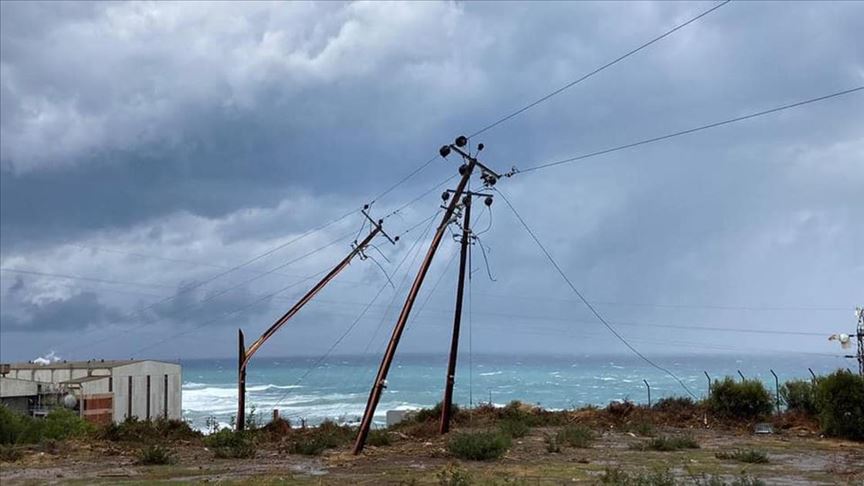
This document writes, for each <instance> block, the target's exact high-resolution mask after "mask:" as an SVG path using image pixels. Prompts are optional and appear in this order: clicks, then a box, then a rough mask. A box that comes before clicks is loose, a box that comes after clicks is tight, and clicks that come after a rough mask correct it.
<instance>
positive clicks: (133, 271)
mask: <svg viewBox="0 0 864 486" xmlns="http://www.w3.org/2000/svg"><path fill="white" fill-rule="evenodd" d="M713 5H716V4H715V3H706V2H668V3H654V2H640V3H631V2H628V3H612V2H600V3H588V2H579V3H575V2H574V3H562V2H550V3H539V2H532V3H520V2H507V3H491V2H482V3H461V2H458V3H437V2H429V3H419V2H412V3H383V2H381V3H336V2H326V3H303V2H292V3H275V2H267V3H251V2H242V3H240V2H237V3H215V4H208V3H203V2H194V3H179V2H176V3H175V2H171V3H168V2H158V3H138V2H128V3H108V2H97V3H73V2H60V3H57V2H54V3H37V2H27V3H24V2H2V3H0V27H2V29H0V41H2V43H0V55H2V60H0V96H2V98H0V100H2V103H0V115H2V123H0V176H2V177H0V203H2V204H0V245H2V249H0V269H2V271H0V296H2V306H0V307H2V309H0V355H2V356H0V359H2V360H3V361H21V360H31V359H35V358H37V357H40V356H48V355H50V356H53V357H55V358H60V359H90V358H131V357H135V358H159V359H175V358H184V359H189V358H204V357H231V356H235V355H236V349H237V341H236V339H237V329H238V328H242V329H243V330H244V332H245V333H246V336H247V342H249V341H251V340H252V339H254V338H255V337H256V336H258V335H259V334H260V333H261V332H263V331H264V330H265V329H266V328H267V327H268V326H269V325H270V324H271V323H272V322H273V321H274V320H275V319H276V318H278V317H279V316H280V315H281V314H282V313H284V312H285V311H286V310H287V309H288V308H289V307H290V306H291V305H292V304H293V303H294V302H295V301H296V300H297V299H298V298H299V297H300V296H301V295H302V294H303V293H304V292H305V291H306V290H307V289H308V288H310V287H311V286H312V285H313V284H314V283H315V282H316V280H317V278H320V275H322V272H326V271H327V270H329V269H330V268H331V267H332V266H333V265H335V264H336V263H337V262H338V261H339V260H340V259H342V258H343V257H344V256H345V255H346V254H347V253H348V252H349V251H350V250H351V247H350V243H351V241H353V240H354V239H355V238H356V237H357V236H358V235H360V236H362V235H363V234H365V233H366V232H367V231H368V229H369V227H368V226H365V227H362V225H363V222H364V217H363V216H362V215H361V214H360V213H359V209H360V208H361V207H362V206H363V205H364V204H369V203H373V201H374V203H373V204H372V205H371V208H370V213H371V214H372V215H373V217H374V218H376V219H377V218H384V229H385V231H387V232H388V233H389V234H391V235H402V237H401V239H400V241H399V242H398V243H397V244H396V245H392V244H390V243H389V242H387V241H386V240H384V239H383V238H378V239H376V240H375V246H376V248H374V249H370V250H369V251H368V254H369V255H370V256H371V258H368V259H359V258H358V259H355V260H354V261H353V262H352V263H351V265H350V266H349V267H348V268H347V269H346V270H345V271H344V272H343V273H342V274H340V275H339V276H338V277H337V278H336V279H335V280H334V281H333V282H332V283H331V284H330V285H329V286H327V287H326V288H325V289H324V290H323V291H322V292H321V293H320V294H319V295H318V296H317V297H316V299H314V300H313V301H312V302H311V303H310V304H309V305H307V306H306V307H305V308H303V310H302V311H301V312H300V313H299V314H298V315H297V316H296V317H295V318H294V319H293V320H291V321H290V322H289V324H288V325H287V326H286V327H284V328H283V329H282V330H281V331H280V332H279V333H278V334H277V335H276V336H275V337H274V338H273V339H271V340H270V341H268V342H267V344H265V346H264V347H262V349H261V351H260V356H287V355H320V354H322V353H324V352H327V351H328V350H329V351H330V352H332V353H335V354H340V353H342V354H353V353H381V352H382V350H383V349H384V346H385V344H386V338H387V336H388V335H389V334H390V332H391V330H392V328H393V325H394V323H395V321H396V316H397V314H398V311H399V308H400V307H401V305H402V301H403V299H404V298H405V294H406V292H407V286H408V284H410V281H411V279H412V278H413V277H414V273H415V272H416V271H417V268H418V265H419V261H420V258H421V257H422V254H424V253H425V252H426V249H427V248H428V246H429V240H430V233H424V231H425V230H426V228H427V227H429V225H430V224H437V223H438V220H439V219H440V218H441V213H440V210H439V206H440V204H441V199H440V197H441V196H440V194H441V192H442V190H443V189H444V188H445V187H453V184H454V183H455V179H451V180H449V181H448V182H447V183H446V184H442V182H443V181H445V180H447V179H448V178H451V177H453V176H455V175H456V174H457V169H458V166H459V163H460V161H459V160H457V159H458V157H456V156H454V155H451V156H450V157H448V158H447V159H446V160H445V159H442V158H440V157H437V158H436V157H435V156H436V154H437V153H438V147H440V146H441V145H442V144H446V143H450V142H451V141H452V140H453V139H454V138H455V137H456V136H458V135H467V134H471V133H474V132H476V131H477V130H479V129H481V128H483V127H485V126H487V125H489V124H490V123H492V122H494V121H496V120H498V119H500V118H501V117H503V116H505V115H507V114H508V113H512V112H513V111H515V110H517V109H519V108H520V107H523V106H525V105H527V104H528V103H531V102H532V101H534V100H536V99H538V98H540V97H541V96H543V95H545V94H547V93H549V92H551V91H554V90H556V89H558V88H560V87H561V86H563V85H566V84H567V83H569V82H571V81H573V80H575V79H578V78H579V77H581V76H582V75H584V74H586V73H588V72H591V71H593V70H594V69H596V68H597V67H600V66H602V65H604V64H605V63H607V62H609V61H611V60H613V59H615V58H617V57H619V56H621V55H622V54H624V53H626V52H628V51H630V50H631V49H633V48H635V47H637V46H639V45H641V44H642V43H644V42H646V41H648V40H650V39H652V38H654V37H656V36H658V35H660V34H661V33H663V32H665V31H666V30H668V29H670V28H672V27H673V26H675V25H677V24H680V23H682V22H684V21H686V20H687V19H689V18H692V17H694V16H695V15H697V14H698V13H699V12H701V11H704V10H707V9H708V8H710V7H711V6H713ZM862 32H864V3H860V2H836V3H832V2H812V3H808V2H792V3H773V2H767V3H762V2H733V3H730V4H727V5H725V6H723V7H721V8H720V9H718V10H716V11H714V12H712V13H711V14H709V15H707V16H705V17H704V18H702V19H700V20H699V21H697V22H694V23H693V24H691V25H688V26H687V27H685V28H683V29H681V30H679V31H677V32H675V33H674V34H672V35H670V36H668V37H667V38H664V39H662V40H660V41H658V42H657V43H655V44H653V45H651V46H649V47H647V48H645V49H643V50H641V51H640V52H638V53H636V54H634V55H633V56H631V57H628V58H627V59H625V60H623V61H621V62H620V63H617V64H615V65H614V66H612V67H609V68H608V69H605V70H603V71H602V72H600V73H598V74H596V75H594V76H592V77H590V78H588V79H587V80H585V81H583V82H581V83H578V84H576V85H575V86H573V87H571V88H569V89H567V90H565V91H563V92H561V93H560V94H558V95H556V96H554V97H552V98H550V99H548V100H546V101H544V102H542V103H540V104H538V105H536V106H534V107H532V108H531V109H529V110H527V111H525V112H524V113H521V114H519V115H518V116H515V117H513V118H512V119H510V120H507V121H506V122H504V123H502V124H500V125H498V126H496V127H494V128H492V129H490V130H488V131H486V132H484V133H482V134H481V135H479V136H477V137H474V138H473V139H472V148H475V149H476V144H477V143H481V142H482V143H483V144H484V145H485V148H484V150H483V152H482V153H481V155H480V159H481V160H483V161H484V163H486V164H487V165H489V166H490V167H492V168H494V169H496V170H499V171H501V172H506V171H508V170H510V169H511V168H512V167H516V168H520V167H522V168H525V167H530V166H533V165H537V164H540V163H544V162H548V161H554V160H559V159H562V158H568V157H572V156H577V155H580V154H584V153H589V152H594V151H597V150H602V149H605V148H608V147H614V146H616V145H622V144H627V143H630V142H634V141H637V140H641V139H645V138H650V137H655V136H659V135H663V134H666V133H670V132H675V131H679V130H684V129H688V128H691V127H695V126H699V125H703V124H707V123H711V122H715V121H719V120H724V119H727V118H733V117H737V116H741V115H746V114H748V113H752V112H756V111H760V110H765V109H770V108H773V107H775V106H780V105H785V104H789V103H794V102H796V101H800V100H804V99H809V98H814V97H818V96H822V95H826V94H830V93H834V92H837V91H841V90H845V89H850V88H854V87H858V86H862V85H864V42H862V40H864V38H862ZM429 160H432V162H430V163H429V164H427V165H425V166H424V165H423V164H424V163H426V162H427V161H429ZM419 167H423V168H422V170H420V171H419V172H417V173H416V174H415V175H414V176H412V177H410V178H408V179H407V180H405V181H404V183H402V184H400V185H398V186H397V187H395V189H393V190H392V191H390V192H387V193H386V194H383V195H382V193H383V192H384V191H385V190H387V189H388V188H390V187H392V186H393V185H394V184H396V183H397V182H399V181H400V180H402V179H403V178H404V177H405V176H407V175H408V174H410V173H412V171H414V170H415V169H418V168H419ZM472 184H473V187H474V188H475V189H476V188H479V184H480V181H479V179H478V178H474V179H473V182H472ZM862 187H864V92H862V91H859V92H857V93H853V94H850V95H846V96H843V97H838V98H834V99H831V100H826V101H824V102H820V103H815V104H811V105H807V106H803V107H799V108H796V109H792V110H787V111H783V112H780V113H775V114H772V115H769V116H765V117H761V118H757V119H752V120H747V121H743V122H740V123H735V124H730V125H727V126H723V127H718V128H715V129H711V130H706V131H703V132H699V133H695V134H691V135H688V136H683V137H678V138H674V139H670V140H666V141H662V142H658V143H655V144H650V145H644V146H640V147H635V148H632V149H628V150H622V151H618V152H615V153H611V154H607V155H603V156H598V157H592V158H589V159H585V160H581V161H578V162H574V163H571V164H565V165H561V166H557V167H553V168H549V169H545V170H538V171H536V172H530V173H527V172H526V173H523V174H516V175H515V176H513V177H511V178H504V179H502V180H501V181H500V182H499V183H498V184H497V185H496V188H497V189H499V190H500V191H501V193H502V194H503V195H504V196H506V197H507V198H508V199H509V200H510V201H511V202H512V204H513V206H514V207H515V208H516V210H517V211H518V212H519V213H520V214H521V216H522V217H523V218H524V219H525V221H526V222H527V223H528V224H529V225H530V227H531V228H532V230H533V231H534V232H535V233H536V234H537V236H538V238H539V240H540V241H541V242H542V243H543V244H544V245H545V246H546V247H547V249H548V250H549V252H550V253H551V254H552V255H553V257H554V258H555V260H556V261H557V262H558V263H559V264H560V266H561V268H562V270H563V271H564V272H565V274H566V275H567V276H568V278H569V279H570V280H571V281H572V282H573V284H574V285H575V286H576V288H577V289H578V290H579V291H580V292H582V293H583V294H584V295H585V297H586V298H587V299H588V300H589V301H590V302H592V303H593V304H594V305H595V306H596V309H597V310H598V312H599V313H600V314H601V315H602V316H603V317H604V318H606V319H607V320H608V321H609V322H610V323H612V325H613V326H614V327H615V328H616V329H617V330H618V331H619V332H620V333H621V334H622V335H623V336H625V337H626V338H627V339H628V340H629V341H630V343H631V344H632V345H633V346H635V347H636V348H638V349H639V350H640V351H642V352H644V353H645V354H647V355H650V356H666V355H676V354H686V353H697V354H710V353H742V354H765V353H777V354H781V353H796V354H797V355H800V356H801V359H802V362H806V360H807V359H808V357H812V356H818V355H826V354H828V355H838V354H843V353H845V352H846V351H844V350H841V349H840V347H839V346H838V345H837V344H836V343H834V342H829V341H828V340H827V337H828V336H829V335H831V334H833V333H838V332H852V331H853V330H854V326H855V316H854V308H855V306H856V305H864V283H862V282H864V225H862V224H861V223H862V220H861V215H862V214H864V190H862ZM378 196H381V197H378ZM409 202H411V204H410V205H408V206H405V204H406V203H409ZM349 213H350V214H349ZM394 213H395V214H394ZM346 214H348V216H345V217H342V216H344V215H346ZM474 214H475V216H476V218H475V221H474V224H473V226H474V229H475V232H476V233H478V234H480V233H481V232H482V234H480V236H479V241H478V242H477V243H476V244H474V245H473V246H472V259H471V272H470V273H471V278H470V284H469V285H468V289H467V290H466V293H467V295H468V297H466V299H467V300H466V312H465V315H464V318H463V319H464V320H463V322H464V324H463V325H464V327H463V344H462V345H463V348H464V347H466V346H470V349H471V350H472V352H484V353H508V354H509V353H530V354H543V353H549V354H574V355H578V354H591V355H596V354H624V353H628V352H629V351H628V350H627V348H626V347H625V346H624V345H623V344H622V343H621V342H620V341H618V340H617V339H616V338H615V337H614V336H613V335H612V334H611V333H610V332H609V331H608V330H607V329H605V328H604V327H603V326H602V324H600V323H598V322H597V321H596V319H595V318H594V316H593V315H592V314H591V313H590V311H589V310H588V309H587V308H586V307H585V306H584V305H583V304H582V303H580V302H579V301H578V298H577V297H576V295H574V293H573V292H572V291H571V290H570V289H569V287H567V286H566V285H565V283H564V281H563V280H562V279H561V276H560V275H558V274H557V273H556V271H555V270H554V268H553V267H552V266H551V265H550V264H549V262H548V261H547V260H546V259H545V257H544V256H543V254H542V253H541V251H540V250H539V249H538V247H537V246H536V244H535V243H534V241H533V240H532V239H531V238H530V236H528V234H527V233H526V232H525V231H524V229H523V228H522V226H521V225H520V224H519V222H518V221H517V220H516V219H515V218H514V215H513V213H512V212H511V211H510V209H509V208H508V207H507V204H506V203H504V200H503V199H502V197H501V196H498V195H496V196H495V201H494V203H493V204H492V206H491V209H487V208H486V207H485V206H482V205H480V204H477V205H476V206H475V208H474ZM339 218H341V219H339ZM334 220H335V222H333V221H334ZM427 222H428V223H427ZM322 226H323V228H322ZM457 246H458V245H457V243H456V242H455V241H454V238H452V237H451V235H450V233H449V232H448V233H447V234H446V235H445V238H444V240H443V243H442V244H441V247H440V249H439V251H438V254H437V257H436V259H435V260H434V261H433V265H432V267H431V270H430V272H429V275H428V278H427V279H426V282H425V284H424V287H423V288H422V290H421V293H420V295H419V298H418V301H417V305H416V306H415V309H414V312H413V314H412V316H413V317H412V319H411V320H410V321H409V323H408V326H407V328H406V331H405V334H404V335H403V338H402V341H401V343H400V348H399V350H400V352H404V353H415V352H435V353H444V352H446V350H447V349H448V346H449V340H450V332H451V331H450V329H451V326H452V319H453V306H454V298H455V285H456V272H455V270H456V266H457V260H455V259H454V255H455V252H456V251H457V249H458V248H457ZM481 246H482V249H483V250H484V251H485V253H486V258H485V259H484V258H483V252H481V251H479V250H481ZM250 261H251V263H248V262H250ZM400 262H403V263H402V265H400ZM487 262H488V263H487ZM247 263H248V264H247ZM388 279H389V280H388ZM391 281H392V284H391ZM376 295H377V298H375V297H376ZM373 299H374V300H373ZM370 302H371V304H370ZM367 306H368V309H367ZM364 309H366V312H365V314H363V315H362V317H361V318H360V319H359V320H357V321H356V324H355V320H356V319H358V316H360V315H361V313H362V312H363V311H364ZM349 329H350V332H347V331H348V330H349ZM469 339H470V342H469Z"/></svg>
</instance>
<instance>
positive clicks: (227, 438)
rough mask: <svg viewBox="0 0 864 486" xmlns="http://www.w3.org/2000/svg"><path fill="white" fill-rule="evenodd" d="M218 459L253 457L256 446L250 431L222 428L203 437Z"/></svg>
mask: <svg viewBox="0 0 864 486" xmlns="http://www.w3.org/2000/svg"><path fill="white" fill-rule="evenodd" d="M204 443H205V444H207V446H208V447H211V448H212V449H213V454H214V455H215V456H216V457H218V458H220V459H227V458H234V459H246V458H252V457H255V454H256V453H257V450H258V447H257V444H256V443H255V437H254V435H253V432H252V431H248V430H238V431H235V430H231V429H222V430H220V431H218V432H216V433H215V434H211V435H209V436H207V437H206V438H205V439H204Z"/></svg>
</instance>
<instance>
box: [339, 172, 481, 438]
mask: <svg viewBox="0 0 864 486" xmlns="http://www.w3.org/2000/svg"><path fill="white" fill-rule="evenodd" d="M466 158H467V160H468V163H467V164H466V165H463V166H462V167H460V170H459V172H460V173H461V174H462V179H461V180H460V181H459V185H458V186H456V190H455V191H454V192H453V197H452V199H451V200H450V204H448V205H447V208H446V210H445V211H444V217H443V218H442V219H441V224H440V225H438V229H437V230H436V231H435V236H433V237H432V243H431V244H430V245H429V250H428V252H427V253H426V257H425V258H424V259H423V263H421V264H420V270H419V271H418V272H417V276H416V277H415V278H414V283H413V284H412V285H411V290H409V291H408V296H407V297H406V299H405V304H404V305H403V307H402V312H401V313H400V314H399V319H398V320H397V321H396V325H395V326H394V327H393V334H392V335H391V336H390V342H389V343H387V350H386V351H385V352H384V358H383V359H382V360H381V366H380V367H379V368H378V374H377V375H376V376H375V382H374V383H373V384H372V390H371V391H370V392H369V400H368V401H367V402H366V410H365V411H364V412H363V420H362V421H361V422H360V430H359V431H358V432H357V440H356V441H355V442H354V454H355V455H356V454H359V453H360V452H362V451H363V446H364V445H365V444H366V436H368V435H369V428H370V427H371V426H372V418H373V416H374V415H375V409H376V408H377V407H378V402H379V401H380V400H381V392H382V391H383V390H384V387H385V386H386V381H387V373H388V372H389V371H390V364H391V363H392V362H393V356H394V355H395V353H396V347H397V346H398V345H399V339H400V338H401V337H402V331H404V330H405V324H406V323H407V322H408V316H409V315H410V314H411V309H412V308H413V307H414V301H415V300H416V299H417V294H418V293H419V292H420V287H421V286H422V285H423V280H424V279H425V278H426V273H427V272H428V271H429V266H430V265H431V264H432V259H433V258H434V257H435V251H436V250H437V249H438V245H439V244H441V238H442V237H443V236H444V230H446V229H447V225H448V224H449V223H450V218H452V217H453V212H454V211H455V209H456V204H458V203H459V199H460V198H461V197H462V193H463V192H464V191H465V187H466V186H467V185H468V179H470V178H471V173H472V172H474V167H475V165H476V164H477V160H476V159H475V158H474V157H466Z"/></svg>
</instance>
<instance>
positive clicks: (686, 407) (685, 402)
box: [651, 397, 696, 414]
mask: <svg viewBox="0 0 864 486" xmlns="http://www.w3.org/2000/svg"><path fill="white" fill-rule="evenodd" d="M651 408H653V409H654V410H657V411H659V412H666V413H675V414H678V413H681V412H689V411H692V410H693V409H695V408H696V402H694V401H693V399H692V398H690V397H665V398H661V399H660V400H657V403H655V404H654V406H653V407H651Z"/></svg>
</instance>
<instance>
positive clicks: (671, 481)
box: [600, 468, 676, 486]
mask: <svg viewBox="0 0 864 486" xmlns="http://www.w3.org/2000/svg"><path fill="white" fill-rule="evenodd" d="M600 483H601V484H614V485H616V486H675V484H676V482H675V476H674V475H673V474H672V473H671V472H670V471H669V470H668V469H662V470H657V471H654V472H651V473H639V474H631V473H627V472H624V471H623V470H621V468H615V469H611V468H606V471H605V472H604V473H603V476H601V477H600Z"/></svg>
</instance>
